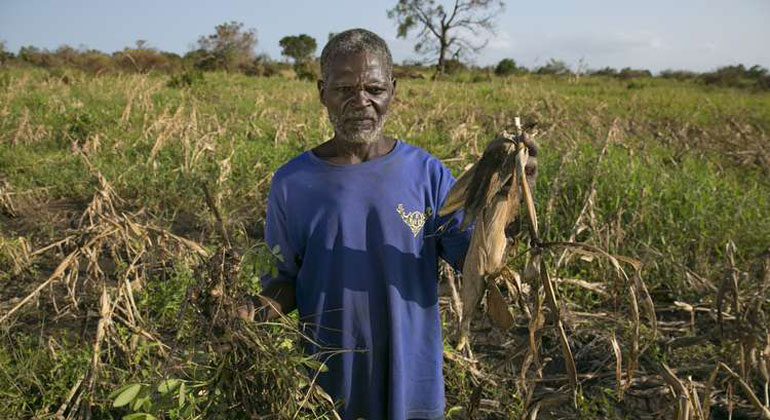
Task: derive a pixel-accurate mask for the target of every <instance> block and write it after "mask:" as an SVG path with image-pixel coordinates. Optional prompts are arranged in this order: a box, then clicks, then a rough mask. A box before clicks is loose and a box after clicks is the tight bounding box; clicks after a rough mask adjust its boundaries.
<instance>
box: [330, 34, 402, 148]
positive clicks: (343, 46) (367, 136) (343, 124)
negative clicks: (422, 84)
mask: <svg viewBox="0 0 770 420" xmlns="http://www.w3.org/2000/svg"><path fill="white" fill-rule="evenodd" d="M392 74H393V58H392V57H391V55H390V50H389V49H388V46H387V45H386V44H385V41H383V40H382V38H380V37H379V36H377V35H375V34H374V33H372V32H369V31H367V30H365V29H351V30H347V31H345V32H341V33H339V34H337V35H335V36H334V37H333V38H332V39H330V40H329V42H328V43H327V44H326V46H325V47H324V49H323V52H322V53H321V75H322V76H321V77H322V80H319V81H318V91H319V94H320V98H321V102H322V103H323V104H324V106H325V107H326V109H327V110H328V112H329V120H330V121H331V123H332V125H333V126H334V133H335V136H337V137H338V138H340V140H344V141H347V142H351V143H372V142H374V141H376V140H378V139H379V138H381V134H382V127H383V125H384V124H385V120H386V119H387V116H388V106H389V105H390V101H391V100H392V99H393V95H394V93H395V87H396V82H395V80H394V79H393V78H392Z"/></svg>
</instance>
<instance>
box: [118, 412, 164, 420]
mask: <svg viewBox="0 0 770 420" xmlns="http://www.w3.org/2000/svg"><path fill="white" fill-rule="evenodd" d="M123 420H158V418H157V417H155V416H153V415H152V414H148V413H134V414H128V415H125V416H123Z"/></svg>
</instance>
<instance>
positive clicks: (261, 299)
mask: <svg viewBox="0 0 770 420" xmlns="http://www.w3.org/2000/svg"><path fill="white" fill-rule="evenodd" d="M296 307H297V300H296V289H295V288H294V286H293V285H291V284H289V283H283V282H281V283H272V284H270V285H268V286H267V287H265V288H264V289H263V290H262V293H260V294H259V295H257V296H254V297H253V298H252V299H249V300H248V301H247V302H246V304H245V305H243V306H241V307H239V308H238V314H237V315H238V317H239V318H241V319H243V320H247V321H259V322H264V321H271V320H273V319H276V318H278V317H280V316H281V314H288V313H289V312H291V311H293V310H294V309H295V308H296Z"/></svg>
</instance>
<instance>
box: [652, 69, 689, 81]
mask: <svg viewBox="0 0 770 420" xmlns="http://www.w3.org/2000/svg"><path fill="white" fill-rule="evenodd" d="M660 77H662V78H663V79H674V80H693V79H695V78H696V77H698V74H697V73H695V72H692V71H689V70H663V71H661V72H660Z"/></svg>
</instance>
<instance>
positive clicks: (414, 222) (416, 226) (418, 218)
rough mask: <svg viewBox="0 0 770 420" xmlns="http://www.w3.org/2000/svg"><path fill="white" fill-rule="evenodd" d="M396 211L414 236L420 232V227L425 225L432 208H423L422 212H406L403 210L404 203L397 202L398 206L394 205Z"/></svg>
mask: <svg viewBox="0 0 770 420" xmlns="http://www.w3.org/2000/svg"><path fill="white" fill-rule="evenodd" d="M396 211H397V212H398V215H399V216H401V220H403V221H404V223H406V225H407V226H409V229H411V231H412V234H413V235H414V237H415V238H416V237H417V235H418V234H419V233H420V231H421V230H422V228H423V227H425V221H426V220H428V218H429V217H430V216H431V215H432V214H433V210H432V209H431V208H430V207H428V208H427V209H425V211H424V212H421V211H419V210H415V211H413V212H410V213H407V212H406V210H404V205H403V204H401V203H399V204H398V207H396Z"/></svg>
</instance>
